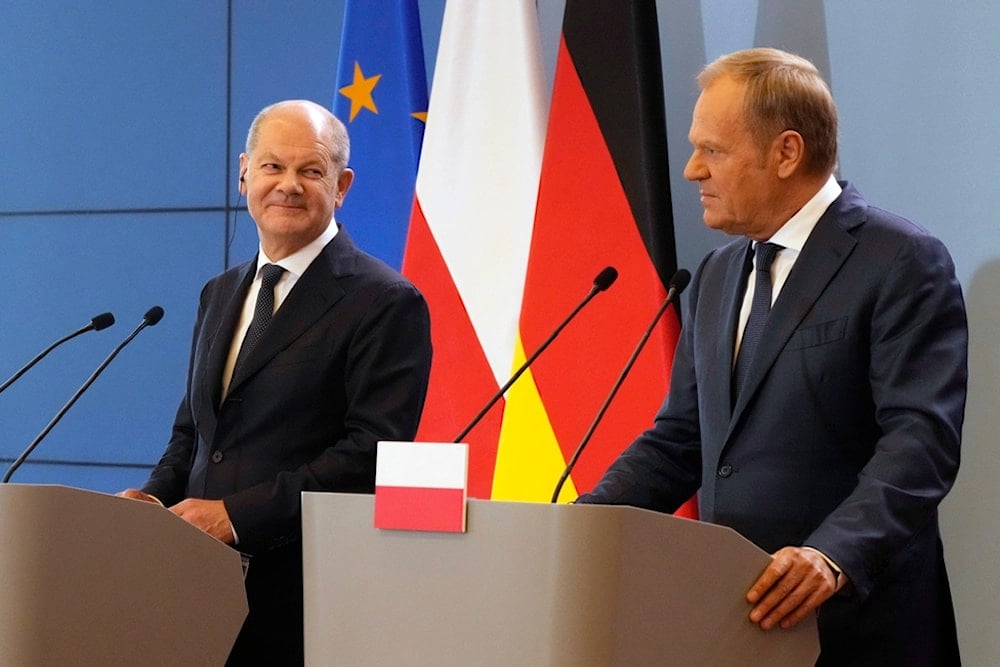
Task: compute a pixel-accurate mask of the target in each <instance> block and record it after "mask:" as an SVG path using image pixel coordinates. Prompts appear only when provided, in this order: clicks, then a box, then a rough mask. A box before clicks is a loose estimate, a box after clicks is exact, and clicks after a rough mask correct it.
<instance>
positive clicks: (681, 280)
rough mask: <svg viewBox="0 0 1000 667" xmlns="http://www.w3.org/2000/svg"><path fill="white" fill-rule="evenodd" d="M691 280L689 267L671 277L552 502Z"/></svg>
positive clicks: (578, 448)
mask: <svg viewBox="0 0 1000 667" xmlns="http://www.w3.org/2000/svg"><path fill="white" fill-rule="evenodd" d="M689 282H691V272H690V271H688V270H687V269H679V270H678V271H677V273H675V274H674V277H673V278H671V279H670V289H669V290H668V291H667V298H666V299H664V301H663V305H662V306H660V308H659V310H657V311H656V315H654V316H653V321H652V322H650V323H649V326H648V327H646V331H645V332H644V333H643V334H642V338H640V339H639V343H638V345H636V346H635V349H634V350H632V356H630V357H629V358H628V361H627V362H625V367H624V368H623V369H622V372H621V373H620V374H619V375H618V379H617V380H615V384H614V385H613V386H612V387H611V391H610V392H609V393H608V397H607V398H605V399H604V403H603V404H601V409H600V410H598V411H597V416H595V417H594V421H593V422H591V424H590V428H588V429H587V432H586V433H585V434H584V436H583V439H582V440H581V441H580V444H579V445H577V447H576V451H574V452H573V456H572V457H570V460H569V463H567V464H566V469H565V470H563V473H562V476H561V477H560V478H559V483H558V484H556V490H555V491H553V492H552V501H551V502H553V503H555V502H558V499H559V493H560V492H561V491H562V488H563V484H565V483H566V480H567V479H569V475H570V473H571V472H573V468H575V467H576V462H577V461H578V460H579V459H580V454H582V453H583V448H584V447H586V446H587V443H588V442H590V438H591V436H593V435H594V431H595V430H597V425H598V424H600V423H601V419H603V418H604V413H605V412H607V411H608V407H610V406H611V401H612V400H614V398H615V395H616V394H617V393H618V390H619V389H620V388H621V386H622V383H623V382H625V376H627V375H628V374H629V371H631V370H632V366H634V365H635V361H636V359H638V358H639V353H640V352H642V348H643V347H645V346H646V341H647V340H649V337H650V336H651V335H652V333H653V329H654V328H656V323H657V322H659V321H660V318H661V317H662V316H663V313H665V312H666V310H667V308H668V307H669V306H670V304H671V303H673V302H675V301H677V299H678V297H680V295H681V292H683V291H684V289H685V288H686V287H687V286H688V283H689Z"/></svg>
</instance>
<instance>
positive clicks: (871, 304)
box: [580, 184, 968, 665]
mask: <svg viewBox="0 0 1000 667" xmlns="http://www.w3.org/2000/svg"><path fill="white" fill-rule="evenodd" d="M748 246H749V242H748V241H747V240H746V239H740V240H737V241H734V242H731V243H729V244H728V245H726V246H723V247H721V248H719V249H716V250H715V251H713V252H711V253H710V254H709V255H708V256H707V257H706V258H705V259H704V261H703V262H702V264H701V265H700V267H699V268H698V270H697V272H696V274H695V276H694V279H693V281H692V288H691V289H690V290H689V292H688V294H689V297H688V304H687V309H686V312H685V318H684V328H683V331H682V333H681V339H680V341H679V343H678V346H677V352H676V357H675V360H674V365H673V370H672V375H671V382H670V392H669V394H668V396H667V398H666V400H665V402H664V404H663V406H662V407H661V409H660V411H659V413H658V414H657V415H656V418H655V422H654V425H653V427H652V428H651V429H649V430H648V431H646V432H645V433H643V434H642V435H641V436H639V438H638V439H637V440H636V441H635V442H634V443H632V445H631V446H630V447H629V448H628V449H627V450H626V451H625V452H624V453H623V454H622V455H621V456H620V458H619V459H618V460H617V461H616V462H615V463H614V464H612V466H611V467H610V468H609V470H608V471H607V473H606V474H605V476H604V477H603V479H602V480H601V481H600V483H599V484H598V485H597V487H596V488H595V489H594V491H593V493H591V494H587V495H584V496H582V497H581V499H580V500H581V501H582V502H602V503H615V504H629V505H635V506H639V507H645V508H651V509H656V510H661V511H667V512H670V511H673V510H675V509H676V508H677V507H678V506H679V505H680V503H682V502H683V501H684V500H686V499H687V498H688V497H690V496H691V495H692V494H693V493H694V492H695V491H699V490H700V491H699V501H700V504H699V507H700V512H701V517H702V519H703V520H705V521H711V522H714V523H720V524H724V525H728V526H731V527H733V528H735V529H736V530H737V531H739V532H740V533H742V534H743V535H745V536H746V537H747V538H749V539H750V540H752V541H753V542H755V543H757V544H758V545H759V546H761V547H762V548H764V549H766V550H768V551H772V552H773V551H776V550H777V549H780V548H781V547H784V546H789V545H795V546H798V545H808V546H812V547H815V548H817V549H819V550H820V551H822V552H823V553H824V554H826V555H827V556H829V557H830V558H831V559H832V560H833V561H834V562H836V563H837V564H838V565H840V567H842V568H843V571H844V573H845V574H846V575H847V576H848V577H850V582H851V585H850V586H849V587H848V589H847V591H845V592H842V593H839V594H837V595H836V596H834V597H833V598H831V600H829V601H828V602H826V603H825V604H824V605H823V606H822V607H821V610H820V614H819V625H820V639H821V644H822V655H821V659H820V664H831V665H858V664H865V665H866V664H880V665H949V664H955V663H957V662H958V649H957V642H956V639H955V625H954V616H953V612H952V605H951V597H950V592H949V589H948V583H947V576H946V573H945V569H944V562H943V559H942V549H941V542H940V535H939V531H938V518H937V507H938V504H939V503H940V501H941V499H942V498H943V497H944V496H945V494H946V493H947V492H948V490H949V489H950V488H951V485H952V483H953V481H954V479H955V475H956V473H957V470H958V463H959V443H960V436H961V428H962V421H963V416H964V410H965V395H966V379H967V362H966V358H967V347H968V339H967V337H968V335H967V326H966V318H965V307H964V302H963V298H962V293H961V288H960V286H959V284H958V282H957V280H956V278H955V272H954V266H953V264H952V261H951V258H950V256H949V254H948V252H947V250H946V249H945V248H944V246H943V245H942V244H941V243H940V242H939V241H938V240H937V239H935V238H933V237H932V236H930V235H929V234H928V233H927V232H926V231H924V230H923V229H921V228H920V227H918V226H917V225H915V224H913V223H911V222H909V221H907V220H905V219H903V218H900V217H898V216H895V215H893V214H890V213H887V212H886V211H883V210H880V209H877V208H874V207H871V206H869V205H868V204H867V202H865V200H864V199H863V198H862V197H861V196H860V195H859V194H858V192H857V191H856V190H855V189H854V188H853V187H851V186H849V185H846V184H845V187H844V191H843V193H842V194H841V196H840V197H839V198H838V199H837V200H836V201H835V202H834V203H833V204H832V205H831V206H830V207H829V209H828V210H827V211H826V213H825V214H824V215H823V216H822V218H821V219H820V220H819V222H818V224H817V225H816V227H815V229H814V230H813V232H812V234H811V235H810V237H809V239H808V240H807V242H806V244H805V246H804V247H803V249H802V252H801V254H800V255H799V257H798V259H797V260H796V263H795V266H794V267H793V269H792V272H791V274H790V275H789V277H788V279H787V282H786V283H785V285H784V287H783V288H782V290H781V292H780V293H779V295H778V298H777V300H776V301H775V303H774V306H773V309H772V311H771V315H770V317H769V319H768V322H767V325H766V329H765V331H764V335H763V338H762V340H761V342H760V344H759V346H758V348H757V354H756V357H755V358H754V360H753V362H752V366H751V368H750V370H749V375H748V377H747V383H746V386H745V387H744V389H743V391H742V392H741V393H740V395H739V397H738V399H737V401H736V403H735V405H733V404H732V402H731V399H730V391H731V387H730V382H731V377H732V373H731V369H732V366H733V350H734V336H735V331H736V322H737V317H738V310H739V303H740V300H741V299H742V294H743V290H744V287H745V284H746V275H747V273H748V270H749V266H748V258H749V254H748ZM742 593H743V592H742V591H741V592H739V594H742ZM748 612H749V609H748Z"/></svg>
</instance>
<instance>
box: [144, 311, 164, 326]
mask: <svg viewBox="0 0 1000 667" xmlns="http://www.w3.org/2000/svg"><path fill="white" fill-rule="evenodd" d="M162 319H163V309H162V308H160V307H159V306H153V307H152V308H150V309H149V310H147V311H146V314H145V315H143V316H142V321H143V322H145V323H146V325H147V326H150V327H151V326H154V325H155V324H156V323H157V322H159V321H160V320H162Z"/></svg>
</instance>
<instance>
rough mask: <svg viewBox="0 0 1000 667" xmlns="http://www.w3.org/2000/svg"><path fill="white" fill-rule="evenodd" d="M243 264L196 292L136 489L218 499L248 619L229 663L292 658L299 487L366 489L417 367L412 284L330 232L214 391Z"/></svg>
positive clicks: (418, 331) (295, 658) (424, 353)
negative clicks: (160, 429) (238, 557)
mask: <svg viewBox="0 0 1000 667" xmlns="http://www.w3.org/2000/svg"><path fill="white" fill-rule="evenodd" d="M255 268H256V260H254V261H251V262H248V263H246V264H243V265H241V266H237V267H235V268H233V269H230V270H229V271H227V272H225V273H224V274H222V275H220V276H218V277H216V278H213V279H212V280H211V281H209V283H208V284H207V285H206V286H205V288H204V290H203V291H202V294H201V303H200V307H199V310H198V317H197V322H196V325H195V331H194V342H193V347H192V353H191V364H190V369H189V375H188V381H187V392H186V395H185V396H184V398H183V400H182V401H181V404H180V408H179V409H178V411H177V417H176V421H175V423H174V427H173V435H172V438H171V440H170V443H169V444H168V446H167V448H166V451H165V452H164V454H163V457H162V458H161V460H160V462H159V464H158V465H157V466H156V468H155V469H154V470H153V472H152V474H151V476H150V479H149V481H148V482H147V483H146V485H145V486H144V487H143V490H144V491H145V492H147V493H150V494H152V495H154V496H156V497H157V498H159V499H160V500H161V501H163V503H164V504H166V505H168V506H169V505H172V504H174V503H176V502H179V501H180V500H183V499H184V498H188V497H192V498H209V499H222V500H223V502H224V503H225V507H226V510H227V511H228V513H229V517H230V519H231V521H232V523H233V526H234V528H235V530H236V534H237V535H238V537H239V545H238V548H239V549H240V550H241V551H243V552H245V553H248V554H250V555H251V560H250V566H249V571H248V575H247V580H246V586H247V595H248V599H249V602H250V616H249V617H248V619H247V623H246V624H244V628H243V632H242V633H241V635H240V638H239V639H238V640H237V646H236V648H235V649H234V659H233V660H232V662H233V663H238V662H246V663H249V664H266V663H267V661H268V659H270V658H271V657H273V658H275V659H277V660H278V662H274V663H273V664H295V663H296V662H299V663H301V661H302V659H301V655H302V581H301V577H302V565H301V542H300V537H301V518H300V517H301V515H300V494H301V492H302V491H342V492H359V493H370V492H372V491H373V490H374V484H375V444H376V442H377V441H379V440H411V439H413V437H414V435H415V434H416V429H417V424H418V422H419V419H420V413H421V410H422V408H423V402H424V396H425V393H426V388H427V379H428V375H429V373H430V362H431V343H430V322H429V315H428V311H427V306H426V303H425V301H424V299H423V297H422V296H421V295H420V293H419V292H418V291H417V290H416V288H414V287H413V285H411V284H410V283H409V282H408V281H406V280H405V279H404V278H403V277H402V276H400V275H399V274H398V273H396V272H395V271H393V270H392V269H390V268H389V267H387V266H386V265H384V264H383V263H382V262H380V261H378V260H377V259H375V258H373V257H370V256H369V255H367V254H365V253H363V252H361V251H360V250H359V249H358V248H357V247H356V246H355V245H354V243H353V242H352V241H351V239H350V236H349V235H348V234H347V232H346V230H344V229H340V231H339V233H338V234H337V236H336V237H334V239H333V240H332V241H331V242H330V243H329V244H327V246H326V247H325V248H324V249H323V251H322V252H321V253H320V255H319V256H318V257H317V258H316V259H315V260H314V261H313V262H312V264H310V265H309V268H308V269H307V270H306V271H305V272H304V273H303V274H302V276H301V277H300V278H299V280H298V281H297V282H296V284H295V285H294V287H293V288H292V290H291V292H290V293H289V294H288V296H287V297H286V299H285V301H284V302H283V303H282V305H281V307H280V308H279V309H278V311H277V312H276V313H275V315H274V318H273V319H272V320H271V322H270V324H269V325H268V328H267V329H266V330H265V332H264V334H263V337H262V338H261V339H260V341H259V342H258V344H257V346H256V347H255V348H254V350H253V351H252V352H251V354H250V356H249V357H248V358H247V359H246V361H245V362H244V364H243V365H242V367H241V368H240V369H238V370H237V372H236V374H235V375H234V377H233V378H232V381H231V383H230V387H229V392H228V394H227V395H226V397H225V399H222V396H221V383H222V380H221V378H222V372H223V366H224V364H225V362H226V358H227V356H228V354H229V349H230V344H231V342H232V339H233V336H234V332H235V329H236V324H237V322H238V319H239V314H240V311H241V309H242V307H243V302H244V300H245V298H246V293H247V289H248V288H249V286H250V283H251V281H252V280H253V277H254V272H255ZM205 611H206V613H210V610H205ZM236 656H242V657H240V658H237V657H236ZM244 658H245V659H244Z"/></svg>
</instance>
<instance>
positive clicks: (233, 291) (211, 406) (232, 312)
mask: <svg viewBox="0 0 1000 667" xmlns="http://www.w3.org/2000/svg"><path fill="white" fill-rule="evenodd" d="M256 268H257V261H256V259H255V260H253V261H250V262H247V263H246V264H244V265H243V266H242V267H240V268H239V269H238V270H237V271H235V272H234V273H233V274H232V277H231V278H230V279H228V280H227V281H226V282H225V283H223V285H222V286H221V287H220V289H219V292H220V296H219V297H218V298H219V300H220V301H221V303H222V306H221V309H220V310H219V317H218V319H217V321H215V322H207V323H206V324H207V325H208V326H210V327H213V326H214V331H212V332H211V334H210V336H211V337H210V338H209V339H208V340H209V342H208V346H209V347H208V353H207V355H206V357H205V361H204V363H205V372H204V373H203V374H202V376H201V382H202V386H201V396H203V397H205V399H206V401H207V403H208V404H207V405H206V404H204V402H203V404H202V405H199V406H198V413H199V415H200V416H201V417H202V419H200V420H199V423H202V421H203V419H204V418H205V417H206V416H207V415H211V421H212V423H211V424H206V431H207V433H209V434H211V432H212V431H214V430H215V424H214V422H215V416H216V415H217V414H218V411H219V404H220V403H221V402H222V371H223V369H224V368H225V365H226V360H227V359H228V358H229V349H230V347H231V346H232V342H233V336H234V335H235V334H236V325H237V323H238V322H239V319H240V313H241V312H242V311H243V302H244V301H245V300H246V294H247V290H248V289H250V283H251V282H253V278H254V274H255V269H256Z"/></svg>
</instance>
